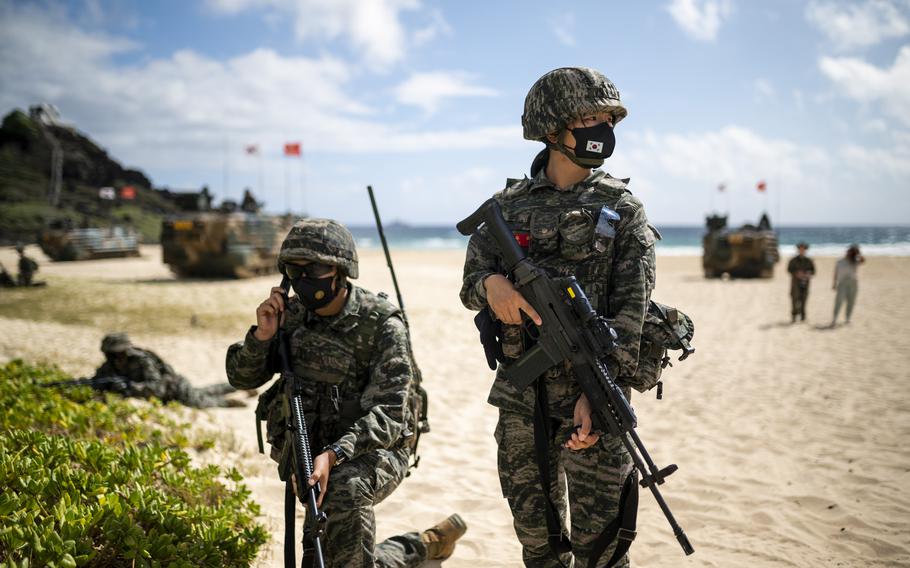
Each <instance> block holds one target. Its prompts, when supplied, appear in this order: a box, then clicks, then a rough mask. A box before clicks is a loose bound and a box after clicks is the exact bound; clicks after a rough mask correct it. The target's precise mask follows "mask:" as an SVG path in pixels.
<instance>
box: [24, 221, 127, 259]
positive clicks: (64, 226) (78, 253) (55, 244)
mask: <svg viewBox="0 0 910 568" xmlns="http://www.w3.org/2000/svg"><path fill="white" fill-rule="evenodd" d="M38 246H40V247H41V250H42V251H44V254H46V255H47V256H48V257H50V258H51V259H52V260H58V261H62V260H93V259H97V258H122V257H127V256H139V239H138V237H137V234H136V231H135V230H134V229H133V228H132V227H125V226H122V225H113V226H111V227H106V228H100V227H84V228H75V227H72V226H71V224H70V223H66V222H64V221H54V222H52V223H50V224H49V225H48V226H47V227H45V228H44V229H43V230H42V231H41V232H40V233H39V234H38Z"/></svg>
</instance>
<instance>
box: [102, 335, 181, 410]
mask: <svg viewBox="0 0 910 568" xmlns="http://www.w3.org/2000/svg"><path fill="white" fill-rule="evenodd" d="M126 357H127V358H126V363H125V364H124V366H123V367H121V368H118V367H117V366H115V365H114V364H113V363H112V362H110V361H105V362H104V364H103V365H101V366H100V367H98V369H97V370H96V371H95V377H112V376H121V377H124V378H126V380H127V383H128V384H127V389H126V391H125V392H122V393H121V394H123V395H124V396H135V397H140V398H150V397H156V398H158V399H160V400H161V401H163V402H168V401H171V400H175V399H176V398H177V396H178V392H179V389H180V384H181V383H182V382H183V381H185V380H186V379H184V378H183V377H181V376H180V375H178V374H177V373H175V372H174V369H173V368H171V366H170V365H168V364H167V363H165V362H164V361H163V360H162V359H161V357H159V356H158V355H156V354H155V353H153V352H152V351H149V350H147V349H140V348H138V347H130V348H129V349H127V351H126Z"/></svg>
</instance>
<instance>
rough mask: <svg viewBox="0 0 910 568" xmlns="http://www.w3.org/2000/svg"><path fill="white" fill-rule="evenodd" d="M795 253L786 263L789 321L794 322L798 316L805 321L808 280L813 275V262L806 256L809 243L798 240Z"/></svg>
mask: <svg viewBox="0 0 910 568" xmlns="http://www.w3.org/2000/svg"><path fill="white" fill-rule="evenodd" d="M796 250H797V251H798V253H797V255H796V256H794V257H793V258H791V259H790V263H789V264H787V272H789V273H790V300H791V302H792V305H791V308H790V321H791V322H794V323H795V322H796V317H797V316H799V319H800V321H806V300H808V298H809V282H810V281H811V280H812V277H813V276H815V263H814V262H812V259H811V258H809V257H808V256H806V251H807V250H809V244H808V243H806V242H800V243H797V245H796Z"/></svg>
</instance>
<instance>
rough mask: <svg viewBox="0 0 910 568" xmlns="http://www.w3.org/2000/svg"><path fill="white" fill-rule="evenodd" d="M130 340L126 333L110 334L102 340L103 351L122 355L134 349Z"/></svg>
mask: <svg viewBox="0 0 910 568" xmlns="http://www.w3.org/2000/svg"><path fill="white" fill-rule="evenodd" d="M132 346H133V344H132V343H131V342H130V338H129V336H128V335H127V334H125V333H122V332H120V333H109V334H107V335H105V336H104V339H102V340H101V351H102V352H103V353H122V352H124V351H126V350H127V349H129V348H130V347H132Z"/></svg>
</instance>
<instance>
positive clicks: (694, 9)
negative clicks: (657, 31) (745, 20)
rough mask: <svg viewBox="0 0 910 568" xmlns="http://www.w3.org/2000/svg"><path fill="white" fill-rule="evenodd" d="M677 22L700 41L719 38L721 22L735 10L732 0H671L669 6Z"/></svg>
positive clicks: (669, 10)
mask: <svg viewBox="0 0 910 568" xmlns="http://www.w3.org/2000/svg"><path fill="white" fill-rule="evenodd" d="M667 11H668V12H670V16H672V17H673V20H674V21H676V24H677V25H678V26H679V27H680V28H682V30H683V31H684V32H685V33H686V35H688V36H689V37H691V38H692V39H695V40H698V41H705V42H710V41H714V40H715V39H716V38H717V32H718V31H719V30H720V26H721V24H723V22H724V20H725V19H727V18H728V17H729V16H730V14H731V13H732V12H733V5H732V3H731V2H730V0H671V2H670V4H669V5H668V6H667Z"/></svg>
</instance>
